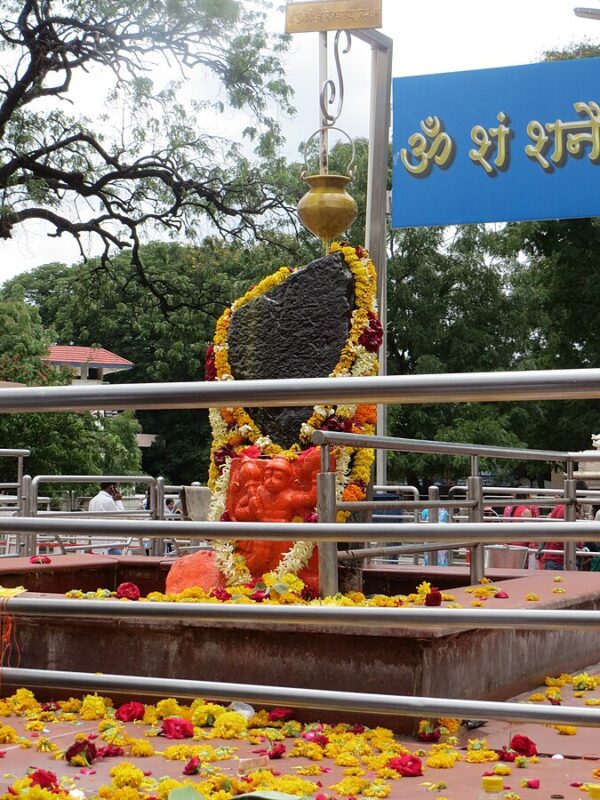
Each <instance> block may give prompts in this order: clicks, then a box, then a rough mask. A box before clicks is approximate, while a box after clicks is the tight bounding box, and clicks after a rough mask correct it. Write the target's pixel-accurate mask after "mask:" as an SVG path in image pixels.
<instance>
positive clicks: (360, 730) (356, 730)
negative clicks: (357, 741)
mask: <svg viewBox="0 0 600 800" xmlns="http://www.w3.org/2000/svg"><path fill="white" fill-rule="evenodd" d="M364 732H365V726H364V725H353V726H352V727H351V728H349V729H348V733H364Z"/></svg>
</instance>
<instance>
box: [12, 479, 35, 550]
mask: <svg viewBox="0 0 600 800" xmlns="http://www.w3.org/2000/svg"><path fill="white" fill-rule="evenodd" d="M22 486H23V488H22V491H23V501H22V502H23V516H24V517H32V516H34V515H33V504H32V492H33V488H32V480H31V475H23V485H22ZM36 538H37V536H36V534H35V533H24V534H17V536H16V541H17V555H24V556H34V555H35V547H36Z"/></svg>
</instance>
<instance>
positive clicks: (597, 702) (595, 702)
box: [585, 697, 600, 706]
mask: <svg viewBox="0 0 600 800" xmlns="http://www.w3.org/2000/svg"><path fill="white" fill-rule="evenodd" d="M585 704H586V706H600V697H590V698H589V699H588V700H586V701H585Z"/></svg>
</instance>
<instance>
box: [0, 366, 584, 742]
mask: <svg viewBox="0 0 600 800" xmlns="http://www.w3.org/2000/svg"><path fill="white" fill-rule="evenodd" d="M568 397H600V370H577V371H571V372H567V373H560V372H554V371H553V372H535V373H516V374H508V373H491V374H486V373H483V374H475V375H460V376H457V375H435V376H414V377H411V378H396V377H379V378H370V379H338V380H330V379H313V380H309V381H280V382H274V381H247V382H238V383H233V382H232V383H229V384H226V383H219V384H214V383H192V384H154V385H128V386H121V387H119V386H97V387H96V386H95V387H49V388H43V389H40V388H30V389H25V388H22V389H19V390H18V395H17V394H16V393H14V392H12V393H11V390H10V389H9V390H5V391H4V392H2V394H1V395H0V412H2V411H4V412H10V411H20V412H23V411H25V412H27V411H30V412H34V411H43V410H54V411H63V410H66V409H73V408H77V409H82V408H83V409H98V408H101V407H103V406H104V407H106V406H108V407H110V408H136V407H138V408H151V407H159V408H181V407H196V408H202V407H210V406H214V405H235V404H237V405H245V406H252V405H265V406H285V405H306V404H309V403H317V402H319V403H321V402H361V401H362V402H376V401H383V400H387V401H393V402H435V401H436V400H437V401H442V402H444V401H445V402H455V401H456V400H459V399H460V400H482V399H488V400H498V399H522V400H524V399H533V398H544V399H550V398H568ZM391 441H393V440H391ZM373 444H381V442H380V441H378V440H377V438H376V439H372V440H369V441H368V443H367V446H369V445H370V446H372V445H373ZM435 444H436V446H437V445H439V443H435ZM457 447H462V448H463V449H464V448H465V447H469V446H464V445H463V446H460V445H458V446H457ZM326 449H327V448H326V447H324V448H323V450H326ZM483 450H484V451H485V453H484V454H492V453H493V454H494V455H499V452H498V451H499V450H501V451H502V453H506V452H507V451H508V450H509V449H508V448H483ZM448 452H449V451H448ZM469 453H470V454H471V457H472V459H474V460H475V461H474V462H472V463H473V466H476V467H477V468H478V464H479V455H480V453H479V452H477V453H476V454H475V453H473V452H472V451H471V450H469ZM542 453H543V454H545V455H547V451H535V455H534V454H533V452H532V453H531V454H530V455H531V457H532V458H537V459H539V458H540V455H541V454H542ZM551 455H552V456H553V457H555V458H556V460H565V462H566V463H567V465H568V466H570V474H571V475H572V467H573V462H574V461H576V460H579V459H580V457H581V454H578V453H566V454H564V453H552V454H551ZM598 455H599V457H600V453H599V454H598ZM586 460H589V456H588V455H587V454H586ZM328 467H329V462H328V461H327V462H325V464H324V465H323V469H324V471H323V472H322V473H321V474H320V475H319V481H320V483H322V482H325V489H326V491H323V487H321V489H322V491H321V506H322V507H323V508H322V509H321V510H322V513H324V514H325V515H327V514H330V513H331V508H332V507H333V505H334V503H335V492H334V493H333V501H332V496H331V479H332V477H333V475H332V473H328V472H327V470H328ZM569 480H571V478H569ZM573 484H574V482H573ZM475 488H477V487H475ZM472 490H473V487H470V488H469V491H470V494H473V491H472ZM575 498H576V492H575V491H574V489H573V491H570V492H569V494H568V498H567V499H568V501H569V502H571V503H573V502H574V500H575ZM430 502H434V501H433V500H432V501H430ZM477 506H481V496H478V497H477V498H476V505H475V506H474V507H473V508H477ZM449 527H450V526H448V525H444V524H439V523H431V524H429V525H428V538H429V539H431V541H432V542H439V543H443V544H445V545H446V546H447V543H448V542H450V541H451V540H452V539H460V540H461V541H464V542H465V543H467V544H478V545H480V543H482V542H490V543H494V542H500V543H502V542H505V541H510V539H511V537H515V535H517V534H516V531H515V528H516V526H514V525H512V524H511V523H502V522H501V523H496V524H494V525H487V524H485V523H484V522H483V521H481V520H477V519H476V518H473V521H471V522H469V523H456V524H454V525H452V526H451V527H450V529H449ZM59 528H60V529H61V530H63V531H65V532H67V533H68V532H69V531H72V532H78V533H80V534H84V535H88V534H89V535H93V534H98V535H110V536H113V535H115V534H119V533H124V534H126V535H129V536H140V535H143V536H144V537H145V538H160V537H163V536H165V535H167V536H169V535H172V531H173V528H172V526H171V523H170V522H168V521H164V520H156V521H154V522H153V524H152V525H151V526H149V525H148V524H147V522H144V521H141V520H115V519H106V518H105V519H79V518H77V519H68V518H67V519H65V518H63V519H56V518H52V517H50V518H44V517H40V516H33V517H29V518H24V517H5V518H0V530H3V531H4V532H12V533H17V534H22V533H28V534H32V533H33V534H35V533H37V532H43V533H53V532H56V531H57V530H58V529H59ZM178 531H179V532H180V533H182V534H183V533H184V531H185V534H184V535H186V536H189V538H225V539H230V538H234V539H246V540H249V539H255V538H261V539H275V540H289V539H298V538H302V537H304V536H306V532H307V529H306V525H303V524H301V523H231V522H229V523H228V522H216V523H215V522H187V521H182V522H180V523H179V525H178ZM310 531H311V538H312V539H313V540H315V541H318V542H321V543H323V542H330V543H334V542H336V541H337V540H338V539H340V536H341V535H343V539H344V541H348V542H363V541H365V540H375V541H381V542H386V541H390V542H397V541H402V542H407V543H408V542H411V541H420V540H421V537H422V531H423V526H422V525H421V524H419V523H404V524H402V523H400V524H395V523H391V524H390V525H386V526H382V525H379V524H376V523H375V524H374V523H362V524H355V523H352V524H346V525H344V526H343V534H342V533H341V530H340V526H339V525H338V524H336V523H326V522H319V523H316V524H314V525H311V526H310ZM518 531H519V532H518V536H519V538H523V537H525V538H528V539H529V540H531V541H539V540H542V539H543V538H545V537H546V536H547V533H545V532H543V531H542V530H541V528H540V526H538V525H536V524H534V523H521V524H520V525H519V526H518ZM588 533H589V534H590V536H589V538H594V537H598V538H600V523H595V522H581V521H580V522H577V523H575V522H573V521H568V520H567V521H565V522H564V523H562V525H561V538H562V539H564V540H565V541H569V542H571V541H572V542H574V541H575V540H576V539H578V538H581V537H582V536H583V535H585V534H588ZM330 566H331V565H329V567H330ZM30 602H31V599H30V598H18V597H17V598H15V599H12V600H9V601H8V608H9V610H10V613H15V614H17V613H27V610H28V609H34V606H31V605H29V603H30ZM34 602H36V603H37V604H38V605H37V607H35V613H36V614H42V615H43V614H50V613H52V614H60V615H61V616H62V617H63V618H65V619H68V615H69V614H73V615H76V614H89V615H95V614H96V613H97V614H98V615H101V616H104V615H110V616H111V617H117V618H118V617H119V616H123V617H124V616H133V615H135V616H137V617H142V616H146V615H148V616H151V615H156V616H157V617H160V616H161V615H163V616H169V615H170V614H173V615H178V616H180V617H184V616H186V614H187V613H190V614H194V615H195V616H196V617H197V618H201V616H202V615H203V614H210V616H211V618H212V619H215V618H216V617H217V615H229V614H231V615H232V616H231V619H236V620H238V619H239V620H241V619H243V618H244V617H243V616H242V615H244V614H246V615H250V614H254V613H260V614H261V615H262V614H264V613H265V612H266V613H267V614H268V615H269V617H270V619H269V621H270V624H273V621H274V620H275V619H277V621H279V622H283V621H284V620H285V621H288V622H290V621H292V620H293V622H294V624H297V623H299V622H300V620H301V619H302V618H303V619H305V620H306V621H307V623H309V622H310V624H320V623H325V621H329V620H331V619H332V618H333V617H332V616H331V615H332V614H333V615H334V616H335V619H339V620H342V619H346V620H348V619H349V618H352V619H353V621H357V622H358V621H359V620H360V621H361V624H369V625H373V624H383V621H384V620H385V623H386V624H391V616H392V615H391V614H389V613H387V612H389V611H390V609H364V610H363V609H331V608H316V609H314V610H313V609H304V608H302V609H297V608H286V607H282V608H268V609H265V608H263V607H261V608H260V609H250V608H249V607H247V606H236V607H233V608H230V607H227V606H218V605H213V604H210V609H206V610H205V609H203V608H201V607H199V606H198V605H196V604H194V608H193V611H192V610H190V611H189V612H188V611H187V610H186V609H185V608H184V607H182V606H181V605H180V604H177V605H176V608H174V609H172V608H169V607H168V605H167V604H165V605H164V606H162V607H161V606H158V605H157V606H153V605H152V604H147V605H146V604H144V605H143V606H141V605H138V604H134V603H131V604H123V603H114V604H113V603H108V604H106V605H105V604H103V603H102V602H101V601H97V602H92V601H90V602H89V606H88V605H87V603H86V604H85V606H83V605H80V604H77V601H71V600H68V601H47V600H45V599H40V600H36V601H34ZM52 602H54V603H56V602H59V605H58V606H57V605H54V606H51V603H52ZM62 602H65V606H68V608H67V607H65V606H63V605H62ZM44 609H45V610H44ZM69 609H70V610H69ZM155 609H156V610H155ZM313 611H314V617H313ZM363 611H366V612H367V613H362V612H363ZM391 611H392V614H394V620H393V621H394V622H395V623H396V624H401V625H406V626H408V625H410V624H417V622H418V615H417V616H415V614H416V613H417V614H418V611H419V609H415V610H414V611H409V610H408V609H407V610H402V611H400V612H399V613H398V612H395V610H391ZM347 612H351V613H350V614H348V613H347ZM356 612H359V613H356ZM426 613H427V622H428V624H430V625H438V624H439V625H448V624H451V625H454V626H459V627H460V626H463V625H464V626H467V627H472V626H473V625H477V627H486V626H488V625H489V626H490V627H503V626H509V627H516V626H527V627H529V626H531V627H532V628H536V627H539V628H554V627H566V626H570V625H573V626H576V627H584V628H587V627H594V628H597V627H598V624H599V620H598V612H568V611H563V612H558V613H556V612H539V611H536V612H534V613H532V612H502V611H490V612H487V613H486V614H485V616H483V615H479V614H478V615H477V617H476V618H475V617H473V618H469V616H468V615H469V611H464V612H461V611H455V610H452V611H451V612H450V614H449V615H445V614H444V612H443V611H440V610H438V611H436V610H434V609H427V612H426ZM507 613H508V614H512V616H511V617H506V616H504V617H503V616H502V614H504V615H506V614H507ZM548 614H550V615H551V616H548ZM552 614H554V616H552ZM233 615H235V616H233ZM271 615H273V616H271ZM515 615H516V616H515ZM574 615H576V616H574ZM222 618H223V616H221V619H222ZM247 618H248V617H246V619H247ZM267 618H268V617H267V616H263V617H262V620H263V621H266V620H267ZM422 623H423V620H420V624H422ZM3 680H4V682H5V684H13V685H14V684H15V683H19V684H27V685H29V686H32V687H40V686H48V687H53V688H58V687H61V686H62V687H68V688H69V689H74V688H82V689H88V690H89V689H96V690H105V689H106V690H109V689H110V690H116V691H118V690H121V691H127V692H128V693H130V694H146V695H147V694H163V695H165V694H167V695H178V696H181V697H197V696H209V697H212V698H214V699H221V700H234V699H235V700H247V701H250V702H253V701H254V702H261V703H284V704H286V705H293V706H310V707H312V708H313V709H315V708H319V709H338V710H343V711H345V712H351V711H371V712H375V713H383V714H391V715H408V716H423V715H431V716H458V717H465V718H486V719H507V720H512V721H516V720H522V721H529V722H543V723H570V724H584V725H592V726H599V727H600V710H598V709H595V708H589V709H587V708H585V709H581V708H569V707H564V706H563V707H551V708H547V707H545V708H539V707H536V706H527V705H523V704H520V703H490V702H483V701H466V700H442V699H437V698H424V697H403V696H393V695H370V694H368V695H365V694H356V693H344V692H330V691H317V690H307V689H295V688H279V687H268V686H259V687H256V686H248V685H244V684H219V683H208V682H200V681H181V680H170V679H158V678H144V677H132V676H123V675H91V674H82V673H69V672H52V671H44V670H29V669H10V668H4V669H3Z"/></svg>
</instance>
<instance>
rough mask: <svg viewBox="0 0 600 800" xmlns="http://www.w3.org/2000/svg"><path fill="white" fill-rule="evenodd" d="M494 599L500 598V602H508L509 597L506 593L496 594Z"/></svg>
mask: <svg viewBox="0 0 600 800" xmlns="http://www.w3.org/2000/svg"><path fill="white" fill-rule="evenodd" d="M494 597H496V598H498V600H506V599H507V598H508V595H507V594H506V592H496V594H495V595H494Z"/></svg>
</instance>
